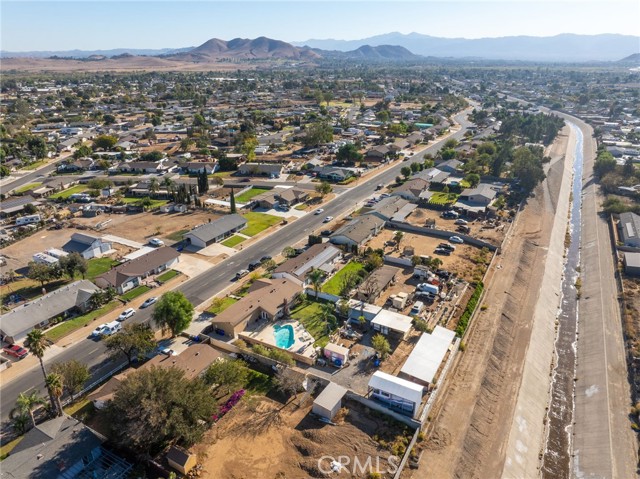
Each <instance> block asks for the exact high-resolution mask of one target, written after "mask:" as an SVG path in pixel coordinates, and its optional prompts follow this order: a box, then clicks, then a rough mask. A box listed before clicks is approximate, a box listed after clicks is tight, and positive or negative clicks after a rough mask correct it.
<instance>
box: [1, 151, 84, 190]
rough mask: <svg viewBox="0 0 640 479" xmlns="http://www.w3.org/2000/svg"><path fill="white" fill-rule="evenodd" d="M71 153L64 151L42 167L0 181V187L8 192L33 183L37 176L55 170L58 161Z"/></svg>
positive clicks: (45, 174) (39, 176)
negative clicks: (14, 177) (17, 176)
mask: <svg viewBox="0 0 640 479" xmlns="http://www.w3.org/2000/svg"><path fill="white" fill-rule="evenodd" d="M72 154H73V153H64V154H62V155H61V156H60V157H59V158H56V159H55V160H53V161H52V162H50V163H49V164H47V165H46V166H43V167H42V168H39V169H37V170H34V171H32V172H30V173H27V174H25V175H23V176H21V177H20V178H16V179H14V180H9V181H6V180H5V181H2V182H0V189H1V190H2V192H3V193H5V194H6V193H8V192H10V191H11V190H15V189H16V188H20V187H21V186H23V185H27V184H29V183H33V182H35V181H37V180H38V179H39V178H41V177H43V176H47V175H48V174H49V173H52V172H54V171H55V169H56V168H57V167H58V163H60V162H61V161H62V160H66V159H67V158H69V157H70V156H71V155H72Z"/></svg>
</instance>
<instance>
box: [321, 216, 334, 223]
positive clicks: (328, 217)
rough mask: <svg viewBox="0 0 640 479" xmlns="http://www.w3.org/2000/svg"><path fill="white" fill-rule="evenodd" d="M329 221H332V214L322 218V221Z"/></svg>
mask: <svg viewBox="0 0 640 479" xmlns="http://www.w3.org/2000/svg"><path fill="white" fill-rule="evenodd" d="M330 221H333V216H327V217H326V218H325V219H324V221H323V223H329V222H330Z"/></svg>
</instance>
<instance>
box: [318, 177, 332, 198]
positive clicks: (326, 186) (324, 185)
mask: <svg viewBox="0 0 640 479" xmlns="http://www.w3.org/2000/svg"><path fill="white" fill-rule="evenodd" d="M332 191H333V186H331V184H330V183H328V182H326V181H322V182H320V183H318V184H317V185H316V192H317V193H319V194H320V196H321V197H322V198H324V197H325V196H327V195H328V194H329V193H331V192H332Z"/></svg>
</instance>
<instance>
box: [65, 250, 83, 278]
mask: <svg viewBox="0 0 640 479" xmlns="http://www.w3.org/2000/svg"><path fill="white" fill-rule="evenodd" d="M58 266H59V268H60V269H61V270H62V271H64V273H65V274H66V275H67V276H69V278H71V279H73V278H74V277H75V275H76V273H79V274H81V275H82V278H84V277H85V275H86V274H87V271H88V269H89V262H88V261H87V260H86V259H85V258H84V257H83V256H82V255H81V254H80V253H77V252H73V253H71V254H69V255H67V256H64V257H62V258H60V260H59V261H58Z"/></svg>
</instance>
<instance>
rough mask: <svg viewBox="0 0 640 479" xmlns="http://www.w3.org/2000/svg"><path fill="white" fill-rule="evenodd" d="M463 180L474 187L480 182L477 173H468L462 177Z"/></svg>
mask: <svg viewBox="0 0 640 479" xmlns="http://www.w3.org/2000/svg"><path fill="white" fill-rule="evenodd" d="M464 179H465V181H466V182H467V183H469V184H470V185H471V188H475V187H476V186H478V184H480V175H478V174H477V173H469V174H468V175H467V176H465V177H464Z"/></svg>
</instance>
